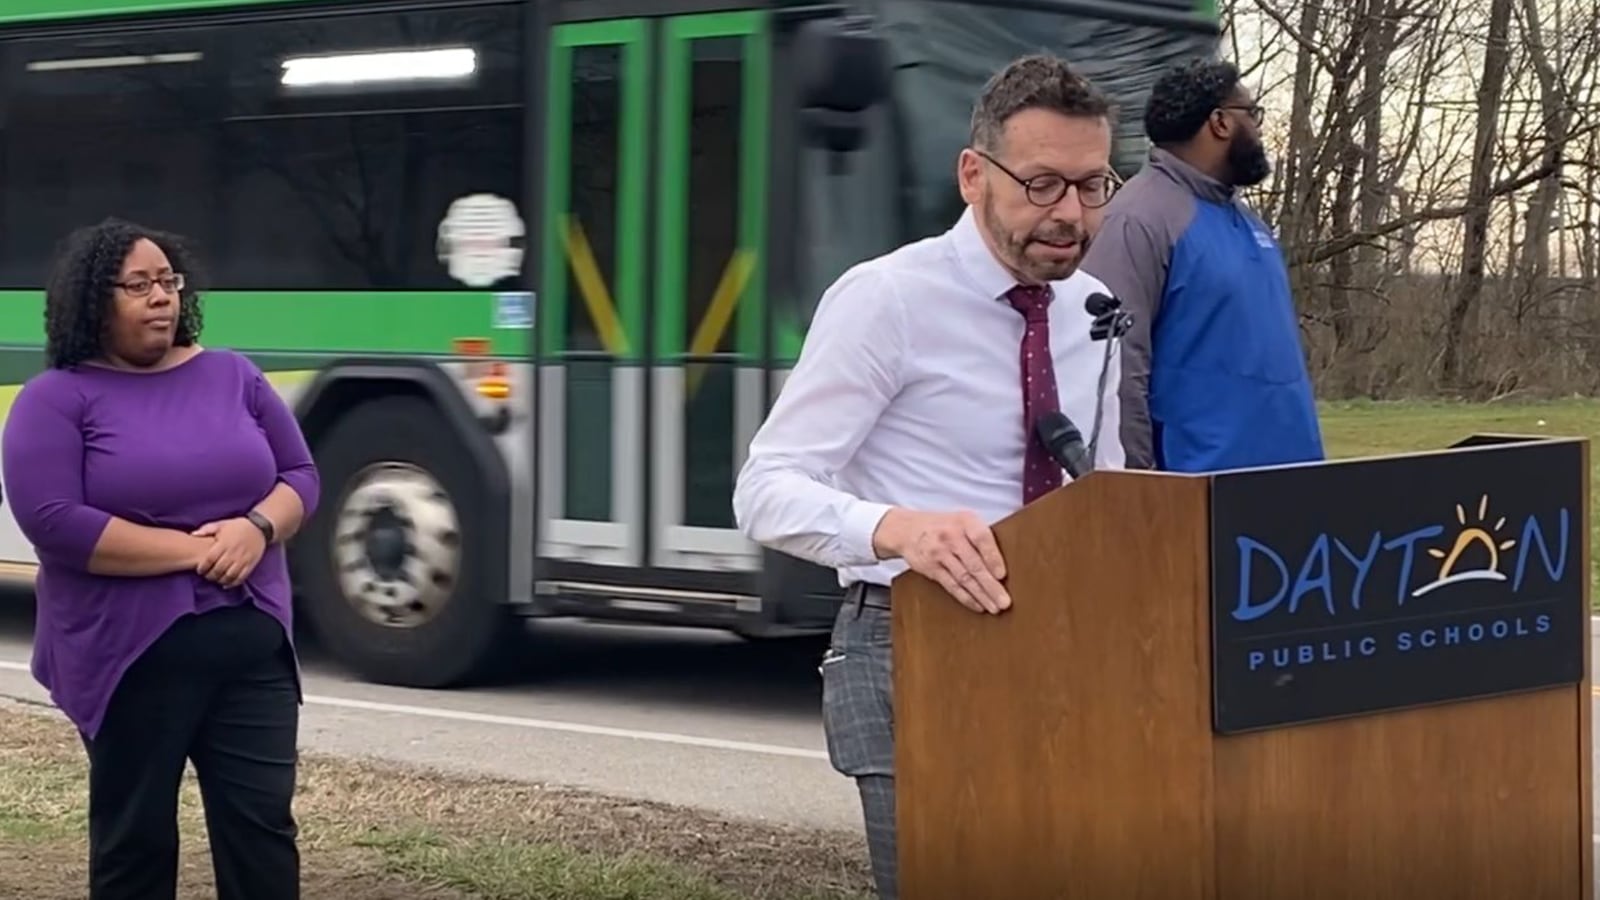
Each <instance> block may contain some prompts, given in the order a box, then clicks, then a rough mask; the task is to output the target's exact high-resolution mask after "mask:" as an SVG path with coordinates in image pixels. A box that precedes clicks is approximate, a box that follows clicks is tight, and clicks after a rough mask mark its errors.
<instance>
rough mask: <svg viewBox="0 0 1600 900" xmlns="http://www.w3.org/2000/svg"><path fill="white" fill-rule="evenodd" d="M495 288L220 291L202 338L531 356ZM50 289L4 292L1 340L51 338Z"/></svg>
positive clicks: (262, 345)
mask: <svg viewBox="0 0 1600 900" xmlns="http://www.w3.org/2000/svg"><path fill="white" fill-rule="evenodd" d="M497 296H498V295H497V294H495V293H493V292H488V291H387V292H386V291H216V292H214V293H207V294H205V295H204V298H203V300H202V303H203V304H204V310H205V330H204V331H203V332H202V334H201V341H202V342H203V343H212V344H216V345H217V346H219V347H233V348H235V349H239V350H271V351H282V352H290V353H314V354H327V355H333V354H340V353H416V354H453V353H454V352H455V349H454V347H453V346H452V345H453V342H454V341H455V340H456V339H458V338H473V339H481V340H487V341H488V342H489V352H490V353H491V354H492V355H494V356H503V357H525V356H527V355H528V351H529V338H528V332H527V331H526V330H524V329H508V328H495V327H494V324H495V322H494V319H495V307H496V304H497V300H496V297H497ZM43 309H44V294H43V293H42V292H39V291H0V343H3V344H22V345H32V346H41V345H43V344H44V316H43Z"/></svg>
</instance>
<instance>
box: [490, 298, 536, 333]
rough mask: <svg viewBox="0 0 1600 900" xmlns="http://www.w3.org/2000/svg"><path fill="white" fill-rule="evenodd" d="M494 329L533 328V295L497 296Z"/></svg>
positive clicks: (495, 299)
mask: <svg viewBox="0 0 1600 900" xmlns="http://www.w3.org/2000/svg"><path fill="white" fill-rule="evenodd" d="M494 327H496V328H532V327H533V294H532V293H530V292H528V291H512V292H508V293H503V294H495V295H494Z"/></svg>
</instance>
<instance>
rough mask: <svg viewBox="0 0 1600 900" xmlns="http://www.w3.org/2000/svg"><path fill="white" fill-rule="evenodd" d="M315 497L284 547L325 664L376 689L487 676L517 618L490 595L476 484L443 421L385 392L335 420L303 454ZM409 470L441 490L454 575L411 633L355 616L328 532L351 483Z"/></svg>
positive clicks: (498, 560)
mask: <svg viewBox="0 0 1600 900" xmlns="http://www.w3.org/2000/svg"><path fill="white" fill-rule="evenodd" d="M313 454H314V456H315V458H316V461H317V468H318V471H319V473H320V475H321V478H322V496H323V500H322V502H321V504H320V505H319V507H318V510H317V513H316V515H315V516H313V517H312V520H311V521H310V522H309V523H307V526H306V527H305V528H304V529H303V530H302V532H301V533H300V534H299V535H297V536H296V537H295V539H294V541H293V552H292V556H293V560H294V568H295V572H296V578H297V580H298V582H299V586H300V588H301V590H302V597H301V603H300V605H301V609H302V610H303V612H304V613H305V615H306V618H307V619H308V620H309V624H310V625H311V630H312V633H313V635H314V636H315V637H316V638H317V639H318V640H319V641H320V642H321V643H322V644H323V645H324V646H325V647H326V648H327V649H328V651H329V652H330V654H331V655H332V656H333V657H334V659H335V660H336V661H337V662H338V663H340V664H341V665H344V666H346V667H348V668H350V669H351V670H352V671H354V672H355V673H356V674H357V675H359V676H360V677H362V678H364V679H366V680H368V681H373V682H377V683H380V684H392V685H401V686H405V687H424V688H444V687H452V686H457V685H460V684H462V683H465V682H470V681H475V680H477V679H479V678H482V677H485V676H487V675H488V674H489V673H491V672H495V671H497V670H498V669H499V668H500V666H501V665H502V664H503V663H504V662H505V661H506V659H505V657H506V652H507V650H508V649H509V647H510V646H511V644H512V643H513V642H514V641H513V639H514V638H515V636H516V635H517V634H518V633H519V632H520V628H521V622H520V620H519V619H517V618H516V617H514V616H513V615H512V614H511V613H510V611H509V610H508V608H507V607H506V606H505V604H504V603H503V598H501V597H495V596H491V595H490V592H491V590H492V587H491V586H493V585H495V584H496V583H497V579H494V578H491V577H489V574H490V573H491V572H492V569H491V567H492V566H495V565H502V566H503V564H504V557H503V554H501V553H496V552H494V546H493V542H494V541H497V540H500V541H503V540H505V535H494V534H485V533H483V532H484V527H483V522H484V519H485V517H484V514H483V513H484V511H485V508H486V507H485V504H486V503H487V497H486V493H487V491H486V489H485V486H484V479H483V477H482V476H481V475H480V473H478V472H477V471H476V469H475V466H474V464H473V462H472V459H473V457H472V455H471V454H470V453H469V452H468V451H467V448H466V446H465V445H464V441H463V439H462V438H461V437H460V436H459V435H457V434H456V432H455V430H454V429H453V428H452V427H451V425H450V423H449V421H448V420H447V419H445V417H444V416H443V415H441V414H440V413H439V412H438V410H437V408H436V407H435V406H434V405H433V404H432V403H431V402H429V401H428V400H425V399H423V398H421V397H414V396H391V397H383V398H380V399H377V400H369V401H367V402H365V403H362V404H360V405H359V406H356V407H354V408H352V409H350V410H349V411H348V412H346V413H344V414H342V415H340V416H339V418H338V420H337V421H336V422H335V423H334V425H333V427H332V428H330V429H329V430H328V432H327V433H326V434H325V435H323V436H322V438H321V439H320V440H319V441H317V444H316V446H315V447H314V448H313ZM385 461H395V462H403V463H408V464H410V465H413V466H416V467H417V468H420V469H422V470H424V471H426V472H427V473H428V474H429V475H431V476H432V477H433V478H434V479H435V480H436V481H438V482H439V484H440V485H441V486H442V487H443V488H444V491H445V493H446V494H448V495H449V497H450V501H451V503H452V504H453V505H454V507H455V512H456V517H457V520H458V523H459V527H460V544H459V546H460V548H461V554H462V555H461V560H460V575H459V578H458V579H457V580H456V582H455V585H454V588H453V590H452V592H451V594H450V595H449V598H448V600H446V601H445V603H444V604H443V606H442V608H441V609H440V610H439V611H438V612H437V614H436V615H435V616H434V617H433V618H432V619H430V620H428V621H427V622H425V623H422V624H420V625H418V626H415V627H396V626H392V625H382V624H379V623H377V622H374V621H372V620H371V619H368V618H367V617H366V616H364V615H362V614H361V613H360V612H359V611H358V610H357V609H356V608H355V607H354V606H353V605H352V604H351V603H350V602H349V601H348V600H347V599H346V598H345V596H344V594H343V591H342V590H341V588H340V586H339V579H338V576H337V572H336V568H335V567H336V562H335V559H334V555H333V549H332V548H333V543H332V538H333V533H334V527H335V524H336V522H337V520H338V516H339V509H340V507H341V506H342V505H343V503H344V500H345V498H346V496H347V494H348V492H349V489H350V486H351V483H352V479H354V478H355V477H356V476H357V475H358V474H359V473H360V472H361V471H362V470H363V469H365V468H367V467H368V466H371V465H373V464H375V463H381V462H385Z"/></svg>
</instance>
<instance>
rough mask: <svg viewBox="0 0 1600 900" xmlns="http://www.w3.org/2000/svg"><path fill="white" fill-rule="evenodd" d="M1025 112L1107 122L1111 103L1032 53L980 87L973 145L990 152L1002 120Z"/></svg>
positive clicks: (1060, 64)
mask: <svg viewBox="0 0 1600 900" xmlns="http://www.w3.org/2000/svg"><path fill="white" fill-rule="evenodd" d="M1027 109H1047V110H1050V111H1051V112H1056V113H1060V114H1062V115H1064V116H1071V117H1073V118H1093V119H1105V120H1106V121H1107V122H1110V121H1111V118H1112V115H1113V113H1112V107H1111V101H1110V100H1108V99H1107V98H1106V96H1105V94H1103V93H1101V92H1100V90H1099V89H1098V88H1096V87H1095V86H1094V84H1093V83H1091V82H1090V81H1089V79H1087V78H1085V77H1083V76H1082V75H1080V74H1078V72H1077V71H1076V70H1075V69H1073V68H1072V66H1071V65H1070V64H1068V63H1067V61H1066V60H1064V59H1061V58H1060V57H1057V56H1051V55H1049V54H1045V53H1036V54H1032V55H1029V56H1024V57H1021V58H1019V59H1016V60H1013V61H1012V62H1011V63H1010V64H1009V65H1007V66H1006V67H1005V68H1004V69H1001V70H1000V71H998V72H996V73H995V74H994V75H993V76H991V77H990V78H989V81H988V83H986V84H985V85H984V86H983V93H982V94H980V95H979V96H978V102H977V103H975V104H974V105H973V107H972V134H971V141H972V146H973V147H975V148H977V149H980V150H985V151H989V152H994V151H995V150H996V149H997V147H998V146H999V143H1000V135H1001V133H1002V132H1003V131H1004V130H1005V126H1006V122H1007V121H1008V120H1010V118H1011V117H1012V116H1014V115H1016V114H1017V113H1020V112H1022V111H1023V110H1027Z"/></svg>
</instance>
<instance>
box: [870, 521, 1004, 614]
mask: <svg viewBox="0 0 1600 900" xmlns="http://www.w3.org/2000/svg"><path fill="white" fill-rule="evenodd" d="M872 549H873V551H874V552H876V553H877V554H878V556H879V558H881V559H897V558H898V559H903V560H905V561H906V564H907V565H909V566H910V567H911V570H912V571H913V572H917V573H919V574H921V575H924V576H926V577H928V578H931V579H933V580H934V581H937V582H939V584H940V585H941V586H943V587H944V589H945V590H946V591H948V592H949V593H950V596H952V597H954V598H956V599H957V600H959V601H960V602H961V605H962V606H965V607H966V608H967V609H970V610H972V611H973V612H980V613H981V612H987V613H1000V612H1004V611H1005V610H1007V609H1010V608H1011V595H1010V594H1008V593H1006V589H1005V587H1004V586H1003V585H1001V584H1000V581H1001V579H1003V578H1005V577H1006V564H1005V560H1004V559H1002V558H1001V557H1000V547H999V546H998V545H997V544H996V543H995V540H994V532H992V531H990V530H989V526H988V525H986V524H984V522H983V520H982V519H980V518H978V516H977V514H976V513H972V512H967V511H965V510H963V511H962V512H953V513H941V512H915V511H913V510H909V509H901V508H899V507H895V508H894V509H891V510H889V512H888V513H886V514H885V515H884V517H883V518H882V519H881V520H880V521H879V522H878V527H877V530H875V531H874V532H873V533H872Z"/></svg>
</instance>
